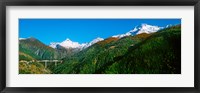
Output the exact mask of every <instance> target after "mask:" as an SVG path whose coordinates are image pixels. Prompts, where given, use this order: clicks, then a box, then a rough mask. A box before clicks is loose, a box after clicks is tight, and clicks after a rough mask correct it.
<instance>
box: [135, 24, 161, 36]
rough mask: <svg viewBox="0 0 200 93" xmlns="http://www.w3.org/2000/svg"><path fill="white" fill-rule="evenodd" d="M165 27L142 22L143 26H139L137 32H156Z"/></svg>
mask: <svg viewBox="0 0 200 93" xmlns="http://www.w3.org/2000/svg"><path fill="white" fill-rule="evenodd" d="M162 28H163V27H158V26H153V25H148V24H142V25H141V28H139V31H138V32H137V33H136V34H141V33H147V34H150V33H155V32H157V31H158V30H160V29H162Z"/></svg>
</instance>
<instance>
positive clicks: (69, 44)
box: [22, 24, 172, 50]
mask: <svg viewBox="0 0 200 93" xmlns="http://www.w3.org/2000/svg"><path fill="white" fill-rule="evenodd" d="M171 26H172V25H167V26H166V27H158V26H153V25H148V24H141V25H140V26H136V27H135V28H134V29H133V30H130V31H128V32H126V33H124V34H119V35H113V36H112V37H116V38H122V37H125V36H130V35H132V36H134V35H137V34H142V33H147V34H151V33H155V32H157V31H159V30H161V29H164V28H168V27H171ZM22 39H25V38H22ZM102 40H104V39H103V38H100V37H97V38H96V39H94V40H92V41H90V42H88V43H82V44H79V43H78V42H74V41H71V40H70V39H69V38H67V39H66V40H64V41H62V42H51V43H50V45H49V46H50V47H52V48H54V49H56V48H59V47H64V48H66V49H69V48H71V49H73V48H76V49H80V50H82V49H85V48H88V47H89V46H91V45H93V44H95V43H97V42H99V41H102Z"/></svg>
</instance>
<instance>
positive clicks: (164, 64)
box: [19, 24, 181, 74]
mask: <svg viewBox="0 0 200 93" xmlns="http://www.w3.org/2000/svg"><path fill="white" fill-rule="evenodd" d="M144 26H145V27H146V28H147V27H148V28H150V29H142V30H141V29H140V30H138V29H137V28H134V29H133V30H131V31H129V32H127V33H125V34H121V35H114V36H110V37H108V38H105V39H103V38H100V37H97V38H96V39H94V40H92V41H91V42H89V43H82V44H79V43H77V42H72V41H71V40H70V39H66V40H65V41H63V42H54V43H51V44H50V45H45V44H43V43H42V42H41V41H40V40H38V39H36V38H34V37H30V38H27V39H21V40H19V74H181V25H175V26H170V27H167V28H158V27H150V26H148V25H147V24H143V27H144ZM69 45H70V46H69ZM45 60H46V63H45ZM53 60H54V61H53ZM47 62H48V63H47ZM55 62H57V63H56V64H55Z"/></svg>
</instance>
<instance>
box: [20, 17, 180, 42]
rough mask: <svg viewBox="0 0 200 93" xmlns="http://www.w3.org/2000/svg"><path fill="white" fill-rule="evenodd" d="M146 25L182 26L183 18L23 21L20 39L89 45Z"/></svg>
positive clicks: (21, 21) (21, 22)
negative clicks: (32, 38) (143, 24)
mask: <svg viewBox="0 0 200 93" xmlns="http://www.w3.org/2000/svg"><path fill="white" fill-rule="evenodd" d="M142 23H146V24H149V25H156V26H160V27H165V26H166V25H168V24H173V25H174V24H181V19H19V37H20V38H28V37H34V38H37V39H38V40H40V41H41V42H43V43H44V44H46V45H49V44H50V42H62V41H64V40H65V39H66V38H69V39H70V40H72V41H75V42H79V43H85V42H90V41H91V40H93V39H95V38H97V37H101V38H104V39H105V38H108V37H110V36H113V35H117V34H123V33H126V32H128V31H130V30H131V29H133V28H134V27H135V26H139V25H141V24H142Z"/></svg>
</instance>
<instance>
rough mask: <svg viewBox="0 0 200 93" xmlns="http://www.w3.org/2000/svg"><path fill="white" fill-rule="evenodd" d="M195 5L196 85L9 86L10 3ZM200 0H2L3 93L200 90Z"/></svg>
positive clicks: (170, 92) (0, 56) (0, 84)
mask: <svg viewBox="0 0 200 93" xmlns="http://www.w3.org/2000/svg"><path fill="white" fill-rule="evenodd" d="M75 5H76V6H194V7H195V9H194V13H195V14H194V15H195V16H194V18H195V19H194V20H195V22H194V29H195V35H194V36H195V37H194V38H195V45H194V46H195V56H194V58H195V64H194V68H195V69H194V71H195V76H194V77H195V78H194V80H195V81H194V85H195V87H192V88H191V87H162V88H159V87H148V88H145V87H139V88H137V87H134V88H132V87H123V88H122V87H109V88H108V87H97V88H88V87H87V88H84V87H71V88H61V87H59V88H56V87H54V88H52V87H51V88H49V87H44V88H41V87H34V88H33V87H29V88H24V87H6V6H75ZM199 16H200V1H199V0H0V68H1V69H0V91H1V93H35V92H36V93H78V92H80V93H82V92H83V93H88V92H89V93H93V92H96V93H100V92H103V93H111V92H116V93H131V92H133V93H200V82H199V81H200V64H199V61H200V58H199V53H200V50H199V46H200V43H199V42H200V32H199V31H200V30H199V28H200V24H199V22H200V18H199Z"/></svg>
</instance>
